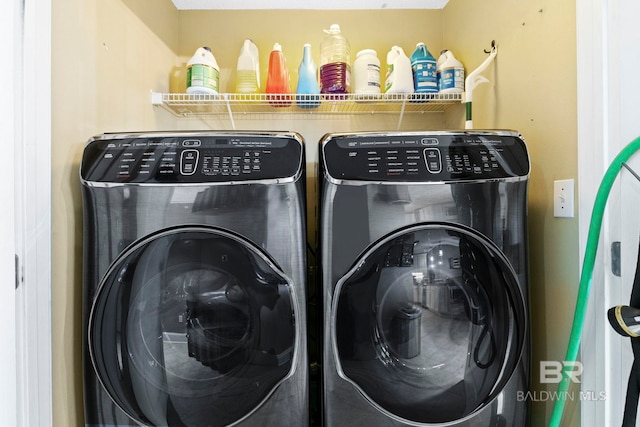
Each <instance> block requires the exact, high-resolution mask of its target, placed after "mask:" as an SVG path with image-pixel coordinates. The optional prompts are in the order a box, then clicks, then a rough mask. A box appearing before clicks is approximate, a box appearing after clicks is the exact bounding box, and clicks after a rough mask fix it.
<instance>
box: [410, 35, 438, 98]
mask: <svg viewBox="0 0 640 427" xmlns="http://www.w3.org/2000/svg"><path fill="white" fill-rule="evenodd" d="M411 71H412V73H413V88H414V90H415V92H416V93H436V92H438V77H437V75H436V71H437V69H436V59H435V58H434V57H433V55H431V53H430V52H429V50H428V49H427V46H426V45H425V44H424V43H418V44H417V45H416V50H414V51H413V53H412V54H411Z"/></svg>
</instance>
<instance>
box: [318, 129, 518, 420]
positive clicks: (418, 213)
mask: <svg viewBox="0 0 640 427" xmlns="http://www.w3.org/2000/svg"><path fill="white" fill-rule="evenodd" d="M319 169H320V171H319V176H320V191H319V194H320V202H319V206H320V239H319V241H320V253H321V255H320V259H321V275H322V278H321V284H322V289H323V290H322V294H323V301H324V302H323V307H324V308H323V312H324V322H323V326H324V334H323V335H324V345H323V360H322V365H323V369H322V372H323V393H322V396H323V407H324V412H323V416H324V423H325V425H327V426H345V425H376V426H407V425H410V426H436V425H437V426H457V427H462V426H467V427H471V426H474V427H475V426H485V427H494V426H495V427H498V426H500V427H506V426H513V427H522V426H526V425H528V418H529V417H528V412H529V410H528V403H527V402H526V399H525V397H524V396H526V393H524V392H526V391H527V390H528V389H529V359H530V357H529V332H528V314H527V312H528V306H527V300H528V297H527V295H528V279H527V275H528V274H527V268H528V261H527V254H528V250H527V231H526V225H527V182H528V176H529V170H530V165H529V158H528V153H527V150H526V146H525V143H524V141H523V139H522V137H521V135H519V134H518V133H516V132H512V131H459V132H411V133H408V132H407V133H373V132H368V133H354V134H328V135H325V136H324V137H323V138H322V140H321V141H320V163H319Z"/></svg>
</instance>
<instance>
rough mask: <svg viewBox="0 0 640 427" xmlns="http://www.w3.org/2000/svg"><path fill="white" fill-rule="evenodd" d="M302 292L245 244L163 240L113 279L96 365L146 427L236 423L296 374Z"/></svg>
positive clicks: (163, 235) (179, 232) (97, 325)
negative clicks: (296, 295) (296, 293)
mask: <svg viewBox="0 0 640 427" xmlns="http://www.w3.org/2000/svg"><path fill="white" fill-rule="evenodd" d="M292 292H293V286H292V283H291V282H290V280H289V279H288V278H287V277H285V275H284V274H283V273H282V271H281V270H280V269H279V268H278V266H277V265H276V264H275V262H274V261H273V260H272V259H271V258H270V257H269V256H268V255H267V254H265V253H264V252H263V251H262V250H261V249H260V248H258V247H256V246H255V245H253V244H252V243H250V242H249V241H247V240H245V239H243V238H242V237H240V236H238V235H235V234H232V233H230V232H226V231H223V230H220V229H215V228H209V227H178V228H173V229H169V230H164V231H160V232H158V233H156V234H153V235H150V236H148V237H145V238H144V239H141V240H140V241H138V242H135V243H134V244H132V245H131V246H130V247H129V248H128V249H127V250H125V251H124V252H123V253H122V255H120V256H119V257H118V258H117V259H116V261H115V262H114V263H113V264H112V265H111V267H110V268H109V270H108V271H107V273H106V275H105V277H104V279H103V280H102V283H101V285H100V287H99V290H98V293H97V295H96V298H95V303H94V305H93V308H92V312H91V318H90V324H89V337H88V340H89V341H88V342H89V350H90V356H91V361H92V363H93V366H94V368H95V370H96V372H97V374H98V377H99V379H100V381H101V382H102V385H103V386H104V387H105V389H106V390H107V392H108V393H109V395H110V397H111V398H112V399H113V400H114V402H115V403H116V404H117V405H118V406H120V407H121V408H122V409H123V410H124V411H125V412H126V413H127V414H128V415H129V416H130V417H131V418H133V419H134V420H136V421H137V422H139V423H141V424H145V425H158V426H166V425H168V426H204V425H206V426H223V425H229V424H233V423H235V422H237V421H239V420H241V419H243V418H244V417H246V416H248V415H250V414H251V413H252V412H253V411H254V410H255V409H257V408H258V407H259V406H260V404H261V403H263V402H264V401H265V400H266V399H267V398H268V396H269V395H270V394H271V393H272V392H273V390H274V389H275V388H276V387H277V386H278V385H279V384H280V383H281V382H282V381H284V379H286V378H287V377H289V376H290V375H291V374H292V373H293V370H294V368H295V367H294V364H293V360H294V352H296V351H297V348H296V345H297V342H298V340H297V339H296V329H295V324H296V322H295V314H296V312H297V310H296V307H295V300H294V298H293V295H292Z"/></svg>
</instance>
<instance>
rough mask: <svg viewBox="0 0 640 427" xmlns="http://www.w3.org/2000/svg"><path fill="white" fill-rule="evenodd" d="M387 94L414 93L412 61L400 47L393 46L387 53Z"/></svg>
mask: <svg viewBox="0 0 640 427" xmlns="http://www.w3.org/2000/svg"><path fill="white" fill-rule="evenodd" d="M384 92H385V93H387V94H395V93H413V78H412V77H411V61H410V60H409V58H408V57H407V55H406V54H405V53H404V50H403V49H402V48H401V47H400V46H393V47H392V48H391V50H389V52H388V53H387V74H386V78H385V91H384Z"/></svg>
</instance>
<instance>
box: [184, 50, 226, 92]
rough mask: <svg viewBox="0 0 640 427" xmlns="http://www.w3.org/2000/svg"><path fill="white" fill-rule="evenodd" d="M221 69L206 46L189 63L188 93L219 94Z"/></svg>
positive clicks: (197, 51)
mask: <svg viewBox="0 0 640 427" xmlns="http://www.w3.org/2000/svg"><path fill="white" fill-rule="evenodd" d="M219 82H220V69H219V68H218V63H217V62H216V58H215V57H214V56H213V53H211V49H210V48H208V47H206V46H204V47H200V48H198V49H197V50H196V53H195V54H194V55H193V56H192V57H191V59H190V60H189V62H187V93H204V94H217V93H218V84H219Z"/></svg>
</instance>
